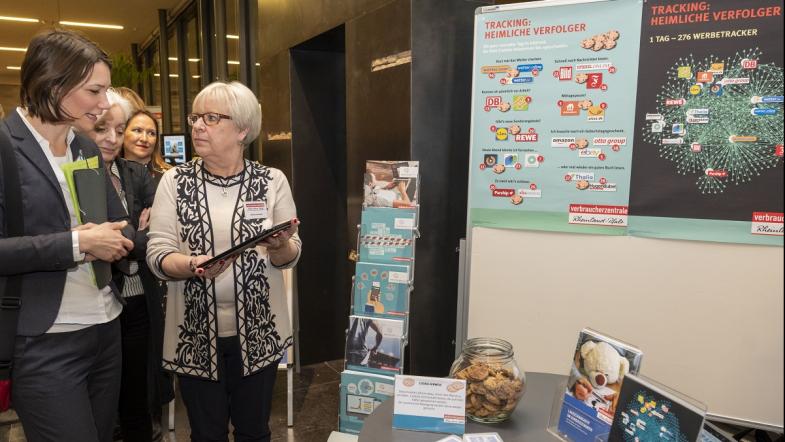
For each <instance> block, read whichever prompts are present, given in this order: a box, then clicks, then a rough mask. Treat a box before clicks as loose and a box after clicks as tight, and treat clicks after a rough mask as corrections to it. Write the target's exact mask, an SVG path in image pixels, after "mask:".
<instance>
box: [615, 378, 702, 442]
mask: <svg viewBox="0 0 785 442" xmlns="http://www.w3.org/2000/svg"><path fill="white" fill-rule="evenodd" d="M672 407H673V403H671V402H670V401H668V400H658V399H657V398H656V397H655V396H653V395H651V394H650V393H649V392H647V391H645V390H640V391H638V393H636V394H634V395H633V396H632V399H630V401H629V402H628V403H627V405H626V407H625V408H624V409H623V410H622V412H621V414H620V417H621V419H619V420H615V421H614V423H615V424H616V425H618V426H619V427H620V428H621V430H622V432H623V433H622V439H624V441H625V442H639V441H640V442H655V441H669V442H688V441H687V437H686V436H685V435H684V433H682V432H681V429H680V424H679V417H678V416H676V414H675V413H673V412H671V408H672Z"/></svg>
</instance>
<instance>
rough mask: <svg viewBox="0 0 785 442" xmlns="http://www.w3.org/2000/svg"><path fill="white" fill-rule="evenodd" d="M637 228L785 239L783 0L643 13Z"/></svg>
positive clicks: (745, 239)
mask: <svg viewBox="0 0 785 442" xmlns="http://www.w3.org/2000/svg"><path fill="white" fill-rule="evenodd" d="M641 32H642V35H641V41H640V45H641V47H640V67H639V70H638V75H639V76H638V84H639V88H638V107H637V110H636V113H635V125H636V133H635V151H634V153H633V161H632V182H631V186H632V189H631V193H630V226H629V230H630V234H631V235H637V236H649V237H664V238H678V239H694V240H704V241H722V242H741V243H754V244H771V245H780V246H781V245H782V244H783V236H782V235H783V75H782V68H783V53H782V40H783V28H782V1H777V0H712V1H693V2H673V1H663V0H650V1H648V2H647V3H646V4H645V7H644V9H643V20H642V31H641Z"/></svg>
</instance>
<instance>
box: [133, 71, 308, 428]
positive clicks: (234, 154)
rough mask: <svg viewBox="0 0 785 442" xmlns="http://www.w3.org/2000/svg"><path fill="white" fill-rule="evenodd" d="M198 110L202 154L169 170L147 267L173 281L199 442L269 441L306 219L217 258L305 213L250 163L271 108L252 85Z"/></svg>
mask: <svg viewBox="0 0 785 442" xmlns="http://www.w3.org/2000/svg"><path fill="white" fill-rule="evenodd" d="M193 110H194V113H192V114H190V115H189V116H188V123H189V125H191V127H192V129H191V130H192V132H191V135H192V140H193V146H194V150H195V153H196V154H198V155H199V158H197V159H194V160H193V161H191V162H189V163H186V164H184V165H181V166H178V167H176V168H174V169H171V170H169V171H167V172H166V173H165V174H164V176H163V178H162V179H161V182H160V184H159V186H158V191H157V193H156V197H155V204H154V205H153V209H152V212H151V213H152V215H151V220H150V232H149V237H150V241H149V243H148V248H147V262H148V264H149V265H150V268H151V269H152V270H153V272H154V273H155V274H156V275H157V276H158V277H159V278H162V279H165V280H169V281H172V282H170V283H169V290H170V294H169V302H168V303H167V308H166V325H165V332H164V356H163V360H164V361H163V365H164V368H166V369H168V370H171V371H173V372H175V373H177V375H178V378H179V381H180V390H181V392H182V396H183V400H184V402H185V406H186V408H187V410H188V418H189V421H190V424H191V440H192V441H203V440H205V441H206V440H227V435H228V421H229V420H230V419H231V421H232V424H233V426H234V437H235V440H238V441H239V440H247V441H251V440H253V441H268V440H270V429H269V425H268V420H269V416H270V406H271V402H272V390H273V384H274V382H275V374H276V370H277V365H278V361H279V360H280V359H281V357H282V355H283V353H284V351H285V349H286V348H287V347H288V346H289V345H290V344H291V342H292V338H291V329H290V325H289V318H288V312H287V307H286V299H285V297H284V296H285V294H284V288H283V278H282V274H281V270H282V269H285V268H290V267H293V266H294V265H295V264H296V263H297V260H298V259H299V257H300V248H301V242H300V238H299V236H298V235H297V227H296V224H295V225H294V226H293V227H292V228H291V229H289V230H287V231H284V232H281V233H280V234H278V235H277V236H275V237H273V238H270V239H268V240H265V241H264V242H262V243H260V244H259V246H257V247H255V248H252V249H248V250H246V251H245V252H243V253H242V255H241V256H240V257H238V258H237V259H235V260H228V261H224V262H221V263H219V265H216V266H213V267H210V268H209V269H204V268H201V267H200V265H201V264H202V263H203V262H205V261H207V260H208V259H209V258H210V257H211V256H214V255H217V254H219V253H220V252H222V251H224V250H226V249H228V248H230V247H231V246H233V245H236V244H238V243H240V242H242V241H244V240H246V239H248V238H251V237H253V236H255V235H256V234H258V233H260V232H261V231H262V230H264V229H268V228H270V227H272V226H273V225H276V224H279V223H282V222H285V221H288V220H292V219H295V218H296V216H297V214H296V209H295V205H294V201H293V200H292V193H291V189H290V188H289V183H288V181H287V180H286V177H285V176H284V175H283V173H282V172H281V171H280V170H277V169H273V168H269V167H265V166H263V165H261V164H259V163H256V162H252V161H248V160H245V159H244V156H243V151H244V149H245V148H246V147H247V146H248V144H250V143H251V142H252V141H253V140H254V139H256V137H257V136H258V134H259V131H260V129H261V108H260V106H259V103H258V101H257V99H256V97H255V96H254V94H253V92H251V91H250V90H249V89H248V88H247V87H245V86H243V85H242V84H240V83H237V82H232V83H223V82H216V83H212V84H210V85H209V86H207V87H206V88H204V89H203V90H202V91H201V92H200V93H199V94H198V95H197V96H196V98H195V99H194V105H193Z"/></svg>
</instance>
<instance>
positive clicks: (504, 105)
mask: <svg viewBox="0 0 785 442" xmlns="http://www.w3.org/2000/svg"><path fill="white" fill-rule="evenodd" d="M541 3H545V2H534V3H531V4H527V5H526V6H524V7H522V8H520V7H517V8H515V9H510V10H508V11H506V10H504V9H501V10H499V9H498V8H499V7H488V8H483V9H481V10H480V11H484V10H486V11H487V12H489V13H478V15H477V17H476V19H475V64H474V80H473V96H472V106H473V109H472V138H471V158H470V178H469V181H470V184H469V209H470V211H469V217H470V223H471V224H470V225H473V226H484V227H500V228H521V229H535V230H552V231H566V232H582V233H600V234H608V235H625V234H626V233H627V230H626V226H627V215H628V196H629V183H630V163H631V160H632V147H633V143H632V139H633V134H634V112H635V92H634V91H635V90H636V89H637V84H636V82H637V79H638V72H637V70H638V50H639V46H640V41H639V39H640V20H639V18H640V17H641V9H642V4H643V3H642V1H641V0H624V1H613V2H610V1H599V2H589V3H576V4H561V5H559V4H556V5H553V3H551V4H550V5H543V4H541ZM548 3H550V2H548ZM544 6H547V7H544ZM490 12H493V13H490Z"/></svg>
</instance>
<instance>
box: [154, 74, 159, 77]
mask: <svg viewBox="0 0 785 442" xmlns="http://www.w3.org/2000/svg"><path fill="white" fill-rule="evenodd" d="M160 76H161V74H153V77H160Z"/></svg>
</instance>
